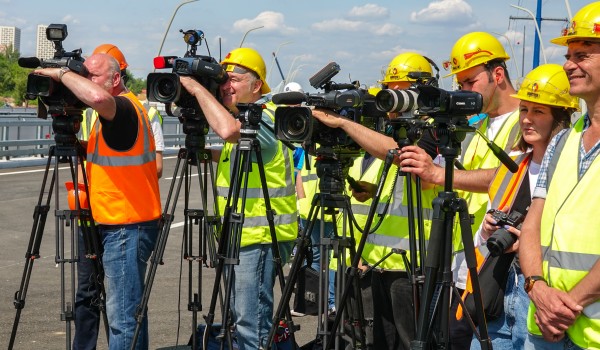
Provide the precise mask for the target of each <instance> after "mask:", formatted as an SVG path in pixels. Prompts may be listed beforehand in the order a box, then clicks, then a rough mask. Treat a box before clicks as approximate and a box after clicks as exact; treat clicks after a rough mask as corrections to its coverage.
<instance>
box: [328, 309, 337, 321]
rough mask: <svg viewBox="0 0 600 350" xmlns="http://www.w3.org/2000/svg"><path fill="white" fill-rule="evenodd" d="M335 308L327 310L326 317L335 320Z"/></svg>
mask: <svg viewBox="0 0 600 350" xmlns="http://www.w3.org/2000/svg"><path fill="white" fill-rule="evenodd" d="M335 314H336V312H335V307H332V308H331V309H329V310H327V317H328V318H330V319H335Z"/></svg>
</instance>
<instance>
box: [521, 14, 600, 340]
mask: <svg viewBox="0 0 600 350" xmlns="http://www.w3.org/2000/svg"><path fill="white" fill-rule="evenodd" d="M599 25H600V2H593V3H591V4H588V5H586V6H585V7H583V8H582V9H581V10H579V12H577V13H576V14H575V15H574V16H573V19H572V21H571V23H570V25H569V26H568V27H567V28H566V29H565V30H564V32H563V36H561V37H558V38H555V39H552V40H551V41H552V42H553V43H555V44H558V45H561V46H567V53H566V55H565V57H566V62H565V63H564V65H563V69H564V70H565V72H566V73H567V77H568V78H569V83H570V89H569V93H570V94H571V95H573V96H577V97H580V98H581V99H583V100H585V102H586V105H587V108H588V112H587V114H585V115H584V116H582V117H581V118H580V119H579V120H578V121H577V122H576V123H575V125H574V126H573V128H572V129H570V130H567V131H565V132H561V133H559V134H557V135H556V136H555V137H554V138H553V139H552V141H551V142H550V144H549V145H548V148H547V150H546V154H545V156H544V159H543V161H542V166H541V169H540V174H539V177H538V182H537V185H536V188H535V190H534V193H533V201H532V204H531V207H530V209H529V213H528V215H527V218H526V219H525V222H524V224H523V228H522V230H521V236H520V241H521V243H520V244H521V246H520V248H519V252H520V255H521V268H522V269H523V275H524V276H526V279H525V290H526V291H527V293H528V295H529V297H530V299H531V302H532V303H530V304H529V316H528V321H527V328H528V331H529V335H528V338H527V341H526V342H525V349H567V348H569V349H597V348H600V313H599V311H598V310H600V308H599V307H600V303H599V296H600V264H599V263H598V261H599V259H598V256H599V254H600V240H598V227H599V226H598V225H599V223H598V221H597V219H598V217H599V216H598V204H599V203H598V196H597V195H594V193H597V191H598V178H599V177H600V163H599V162H598V154H599V153H600V114H599V112H598V108H600V99H599V96H600V83H599V79H600V34H599V32H598V26H599ZM542 338H543V339H542Z"/></svg>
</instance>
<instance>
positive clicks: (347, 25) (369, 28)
mask: <svg viewBox="0 0 600 350" xmlns="http://www.w3.org/2000/svg"><path fill="white" fill-rule="evenodd" d="M311 28H312V29H314V30H317V31H321V32H333V33H339V32H340V28H343V29H344V30H343V31H344V32H365V33H368V34H370V35H376V36H395V35H399V34H402V33H403V29H402V28H401V27H400V26H397V25H395V24H391V23H385V24H380V23H378V24H370V23H366V22H362V21H351V20H347V19H343V18H335V19H330V20H326V21H322V22H317V23H314V24H313V25H312V26H311Z"/></svg>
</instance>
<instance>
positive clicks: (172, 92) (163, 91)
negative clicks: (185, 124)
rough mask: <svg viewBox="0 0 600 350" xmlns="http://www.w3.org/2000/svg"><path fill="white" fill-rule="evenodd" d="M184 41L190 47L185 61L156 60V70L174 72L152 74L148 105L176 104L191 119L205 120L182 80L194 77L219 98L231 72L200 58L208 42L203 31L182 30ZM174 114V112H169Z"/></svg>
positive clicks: (148, 82) (149, 78)
mask: <svg viewBox="0 0 600 350" xmlns="http://www.w3.org/2000/svg"><path fill="white" fill-rule="evenodd" d="M180 32H182V33H183V34H184V41H185V42H186V43H187V44H188V45H190V47H189V49H188V50H187V52H186V53H185V55H184V57H176V56H158V57H155V58H154V68H156V69H165V68H171V73H150V74H148V78H147V93H148V101H152V102H160V103H164V104H165V105H167V106H170V104H171V103H175V105H177V106H178V107H180V108H182V109H185V110H186V111H187V114H188V115H190V116H191V115H199V116H202V110H201V109H200V106H199V105H198V101H197V100H196V98H195V97H194V96H192V95H190V94H189V93H188V92H187V90H186V89H185V88H183V87H182V86H181V83H180V81H179V76H192V77H194V78H195V79H196V80H197V81H198V82H199V83H200V84H201V85H202V86H204V87H205V88H206V89H207V90H208V91H209V92H210V93H211V94H212V95H214V96H215V97H216V96H218V88H219V85H220V84H222V83H224V82H225V81H227V79H228V76H227V72H225V70H224V69H223V68H222V67H221V65H220V64H219V62H217V60H215V59H214V58H213V57H211V56H204V55H196V50H197V46H198V45H199V44H200V43H201V42H202V40H203V39H204V33H203V32H202V31H200V30H188V31H185V32H184V31H183V30H180ZM167 113H168V114H169V115H172V114H171V113H170V108H167Z"/></svg>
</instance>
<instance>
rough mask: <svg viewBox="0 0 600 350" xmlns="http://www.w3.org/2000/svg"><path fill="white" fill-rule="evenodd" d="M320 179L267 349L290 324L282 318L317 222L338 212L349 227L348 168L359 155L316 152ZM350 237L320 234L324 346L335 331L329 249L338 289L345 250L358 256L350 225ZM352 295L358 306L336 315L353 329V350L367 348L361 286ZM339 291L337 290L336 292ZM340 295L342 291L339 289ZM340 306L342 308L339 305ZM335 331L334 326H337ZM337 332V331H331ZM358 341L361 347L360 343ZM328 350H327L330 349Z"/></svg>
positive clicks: (320, 329)
mask: <svg viewBox="0 0 600 350" xmlns="http://www.w3.org/2000/svg"><path fill="white" fill-rule="evenodd" d="M317 156H318V158H317V162H316V167H317V176H318V177H319V191H318V192H317V193H315V195H314V197H313V198H312V201H311V207H310V210H309V213H308V217H307V222H308V224H307V226H306V227H305V228H304V230H303V231H302V235H301V237H300V238H299V239H298V241H297V242H298V243H297V246H296V256H295V257H294V261H293V262H292V266H291V268H290V272H289V275H288V282H287V284H286V287H285V289H284V291H283V293H282V296H281V299H280V301H279V305H278V307H277V311H276V312H275V316H274V318H273V327H272V328H271V331H270V333H269V338H268V339H269V341H268V343H267V348H269V346H270V345H271V344H272V341H273V339H274V337H275V333H276V329H277V328H276V326H275V325H276V324H277V323H278V322H280V321H285V322H289V321H288V320H290V318H289V316H287V315H286V317H287V319H284V318H283V311H284V310H287V309H286V308H287V307H288V305H289V300H290V298H291V295H292V291H293V288H294V285H295V284H296V281H297V279H298V274H299V271H300V269H301V267H302V265H303V261H304V259H305V257H306V251H307V247H309V246H310V245H311V238H310V235H311V232H312V230H313V228H314V225H315V224H316V223H317V221H318V220H319V218H320V220H321V224H323V222H324V216H325V215H332V217H333V222H334V223H335V222H336V213H337V212H338V211H339V209H342V210H343V219H342V220H343V223H344V227H346V223H347V220H348V219H349V218H350V217H352V207H351V205H350V199H349V197H348V196H347V195H344V194H343V193H344V184H345V179H346V175H347V173H348V168H349V167H350V165H351V164H352V161H353V158H354V157H355V156H356V154H354V153H353V154H352V155H349V154H344V155H340V154H337V153H336V152H334V151H333V150H332V149H331V148H328V147H321V148H320V149H318V150H317ZM349 227H350V236H349V237H347V236H346V232H345V229H344V232H343V234H342V236H339V235H338V232H337V227H336V226H335V225H334V232H335V238H325V237H324V232H323V227H321V233H320V245H319V249H320V256H321V259H322V260H321V263H320V265H321V269H320V270H321V271H320V274H319V295H318V308H317V310H318V311H317V317H318V329H317V336H322V337H323V338H322V341H323V343H324V344H325V343H328V341H331V339H334V336H335V331H332V330H330V329H329V324H328V322H327V316H328V315H327V309H328V298H327V296H328V279H329V275H328V267H329V254H327V251H328V249H327V248H326V247H330V246H332V247H334V249H335V251H337V255H338V257H339V258H338V274H337V276H338V282H339V284H338V285H342V284H344V282H345V278H344V277H345V274H344V273H343V271H344V269H345V265H346V264H345V261H346V259H345V258H346V249H349V250H350V257H351V258H353V257H354V256H355V255H356V252H355V249H354V247H355V245H354V231H353V225H350V226H349ZM353 287H354V289H353V292H354V296H355V305H350V307H349V310H348V312H347V313H346V314H343V310H344V308H343V307H342V308H341V309H339V310H338V311H337V314H336V317H344V318H347V319H348V323H349V324H351V325H352V327H351V330H352V332H353V334H351V337H350V338H351V339H350V342H351V343H352V346H353V348H356V347H357V344H364V339H365V333H364V329H363V326H364V316H363V313H362V310H363V308H362V299H361V296H360V295H361V294H360V288H359V286H358V283H355V284H353ZM336 289H337V288H336ZM338 291H339V289H338ZM340 305H341V304H340ZM334 327H335V326H334ZM332 329H334V328H332ZM339 335H340V336H339V337H338V338H337V339H335V342H336V344H335V346H336V347H335V348H336V349H339V348H340V346H341V345H342V340H343V339H342V337H343V336H344V335H345V330H344V329H342V330H341V331H340V334H339ZM357 340H358V343H357ZM327 349H328V348H327Z"/></svg>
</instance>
